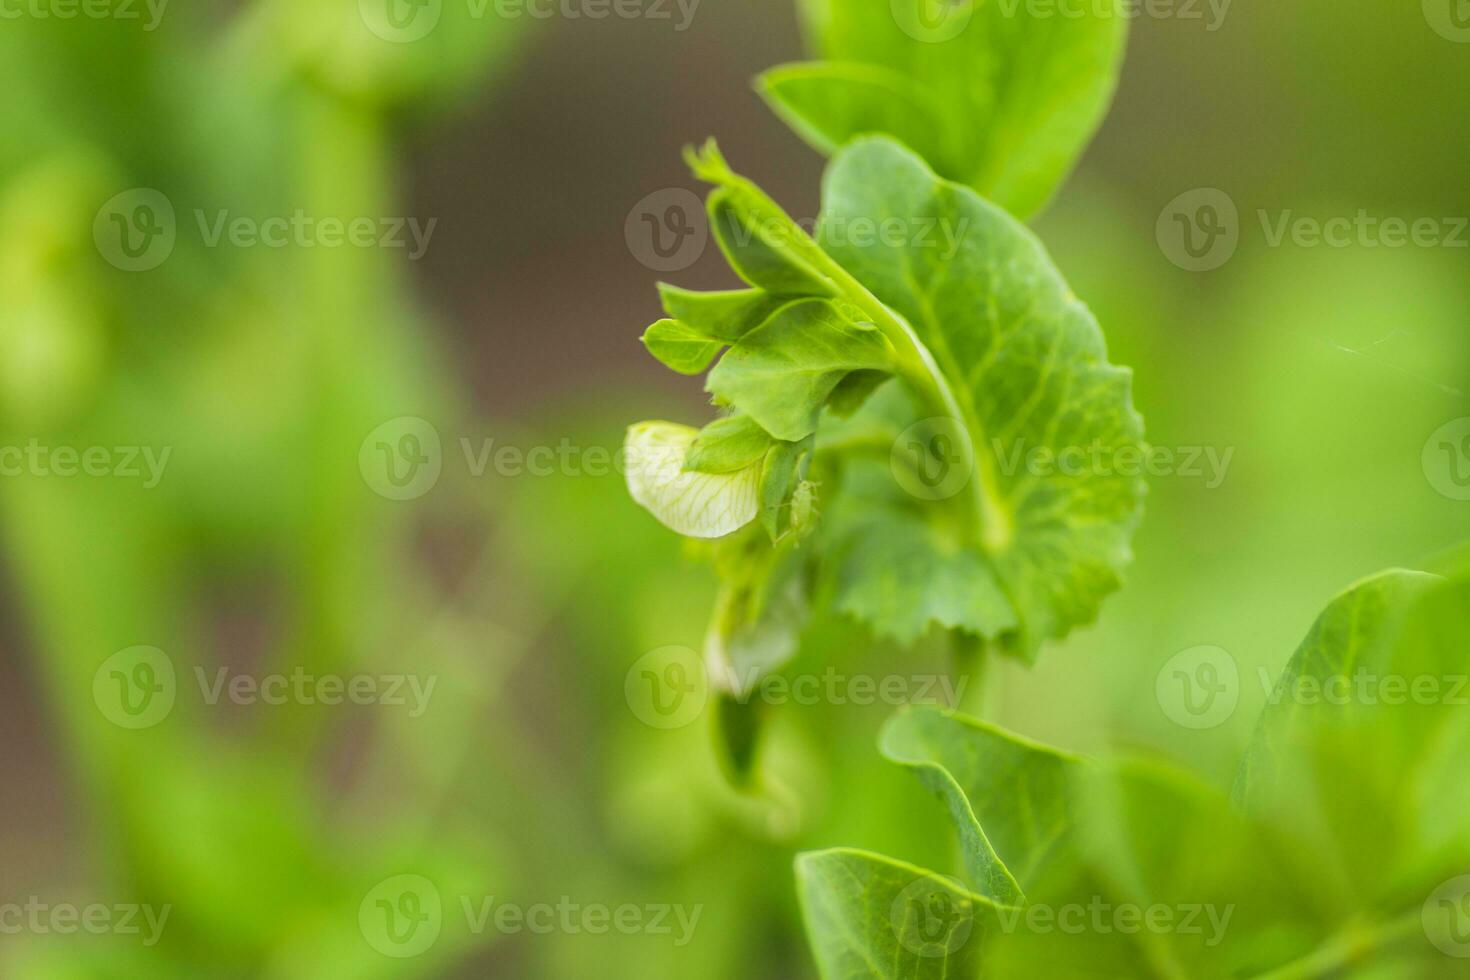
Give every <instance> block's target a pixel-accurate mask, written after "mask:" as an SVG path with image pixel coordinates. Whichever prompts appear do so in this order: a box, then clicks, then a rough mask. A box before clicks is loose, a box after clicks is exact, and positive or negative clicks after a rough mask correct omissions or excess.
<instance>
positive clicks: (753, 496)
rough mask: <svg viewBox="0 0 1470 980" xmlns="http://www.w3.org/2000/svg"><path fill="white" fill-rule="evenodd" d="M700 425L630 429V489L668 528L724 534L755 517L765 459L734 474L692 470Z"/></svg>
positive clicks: (699, 534) (714, 535)
mask: <svg viewBox="0 0 1470 980" xmlns="http://www.w3.org/2000/svg"><path fill="white" fill-rule="evenodd" d="M697 435H699V430H698V429H694V428H690V427H689V426H687V425H678V424H676V423H673V422H640V423H638V424H637V425H634V426H630V427H629V428H628V437H627V440H626V441H625V443H624V446H625V448H626V450H627V457H628V469H627V475H628V492H629V493H630V494H632V496H633V499H634V500H636V501H637V502H638V503H639V504H641V505H642V506H643V507H645V508H646V509H647V510H648V512H649V513H651V514H652V515H653V516H654V517H656V518H658V519H659V521H660V522H661V523H662V524H663V525H664V526H665V527H667V528H669V529H670V530H673V531H677V532H678V533H680V534H683V535H686V536H688V537H691V538H720V537H724V536H725V535H727V534H730V533H731V532H733V531H738V530H739V529H740V528H742V527H744V526H745V525H747V524H749V523H750V522H751V521H753V520H755V515H756V510H757V507H758V500H759V489H760V475H761V468H760V465H759V463H757V464H756V465H753V466H747V467H745V468H744V469H740V470H735V471H734V472H732V473H690V472H685V470H684V457H685V456H686V455H687V453H688V452H689V446H690V444H691V443H693V442H694V438H695V436H697Z"/></svg>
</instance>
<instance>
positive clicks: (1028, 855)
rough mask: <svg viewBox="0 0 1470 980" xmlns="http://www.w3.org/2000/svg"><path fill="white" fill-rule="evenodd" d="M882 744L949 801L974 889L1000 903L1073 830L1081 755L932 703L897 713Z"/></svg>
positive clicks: (1019, 892) (1016, 894)
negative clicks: (1075, 783)
mask: <svg viewBox="0 0 1470 980" xmlns="http://www.w3.org/2000/svg"><path fill="white" fill-rule="evenodd" d="M880 744H881V746H882V749H883V754H884V755H885V756H887V757H888V758H889V759H891V760H892V761H894V762H897V763H899V764H901V765H905V766H908V767H909V768H911V769H912V770H913V771H914V773H915V774H916V775H917V776H918V777H919V779H920V781H922V782H923V783H924V785H926V786H927V787H928V788H929V789H930V791H931V792H933V793H935V795H937V796H939V797H940V799H942V800H943V801H944V802H945V804H946V805H947V806H948V807H949V810H950V815H951V816H952V817H953V818H954V821H955V825H956V827H957V828H958V830H959V834H960V843H961V847H962V851H963V856H964V859H965V866H966V867H965V870H966V872H967V873H968V874H969V877H970V880H971V882H972V883H973V885H974V887H975V889H976V890H977V891H978V892H979V893H980V894H981V895H984V896H986V897H987V898H990V899H992V900H993V901H995V902H996V903H997V904H1000V905H1018V904H1020V903H1021V902H1022V901H1023V900H1024V894H1023V889H1022V884H1021V883H1022V882H1024V881H1029V880H1032V878H1033V877H1034V875H1035V874H1036V871H1037V869H1038V868H1039V867H1040V866H1041V865H1042V863H1043V862H1044V861H1045V860H1047V858H1048V857H1050V856H1051V853H1052V851H1053V849H1054V848H1055V847H1056V846H1057V845H1058V843H1059V842H1060V841H1061V840H1062V838H1063V837H1064V836H1065V835H1066V834H1067V833H1068V832H1069V831H1070V830H1071V827H1072V804H1071V787H1070V785H1069V784H1070V781H1071V779H1072V778H1073V774H1074V772H1075V770H1076V768H1077V767H1078V766H1080V765H1082V763H1081V760H1079V759H1076V758H1074V757H1072V756H1069V755H1067V754H1066V753H1063V752H1058V751H1056V750H1055V749H1050V748H1047V747H1046V746H1043V745H1038V744H1035V743H1031V742H1027V741H1024V740H1022V739H1020V738H1018V737H1016V736H1015V735H1012V734H1010V733H1008V732H1005V731H1002V730H1001V729H999V728H995V727H993V726H990V725H986V724H984V723H983V722H979V721H976V720H974V719H971V718H966V717H964V716H963V715H957V714H951V713H946V712H940V711H936V710H933V709H928V708H916V709H909V710H905V711H902V712H900V713H899V714H897V715H895V716H894V717H893V718H892V719H890V720H889V722H888V724H887V725H885V726H884V729H883V734H882V737H881V740H880Z"/></svg>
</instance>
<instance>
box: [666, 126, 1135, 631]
mask: <svg viewBox="0 0 1470 980" xmlns="http://www.w3.org/2000/svg"><path fill="white" fill-rule="evenodd" d="M693 164H694V167H695V170H696V173H698V174H699V175H700V176H702V177H704V178H705V179H707V180H710V181H712V182H713V183H715V184H716V190H715V191H714V193H713V194H712V195H711V197H710V201H709V212H710V219H711V224H712V226H713V228H714V230H715V235H716V239H717V240H718V241H719V243H720V246H721V248H722V250H723V251H724V253H725V255H726V256H727V258H728V259H729V260H730V263H731V265H732V267H733V268H734V269H735V270H736V272H737V273H738V274H739V275H740V276H741V277H742V278H743V279H745V280H746V282H748V283H749V284H750V286H751V288H749V289H744V290H734V291H727V292H723V293H707V294H699V293H690V292H687V291H684V290H679V289H676V288H674V287H663V290H662V295H663V299H664V306H665V310H666V312H668V314H669V316H670V317H671V318H672V319H671V320H668V321H661V322H660V324H656V325H655V328H654V331H652V332H655V333H656V334H657V335H661V336H667V337H671V338H674V339H677V340H678V341H679V343H678V344H672V343H671V344H669V345H666V346H667V350H666V352H665V353H666V355H667V356H666V358H665V359H666V360H668V361H670V362H672V363H673V365H674V366H676V367H680V368H684V367H688V366H692V365H694V364H697V363H701V362H704V361H705V360H706V359H707V357H709V356H711V355H710V354H709V351H710V350H711V349H716V350H718V349H721V348H724V353H723V354H722V355H719V357H718V360H717V361H716V362H715V364H714V366H713V368H712V369H711V370H710V373H709V378H708V382H707V387H708V388H709V390H710V391H711V393H712V394H713V395H714V396H715V398H716V400H717V401H718V402H719V403H720V404H722V405H725V406H727V407H728V408H729V409H730V410H731V411H732V412H733V413H735V414H734V415H733V416H732V417H733V418H736V419H740V420H742V421H739V422H730V421H722V422H719V423H716V425H717V426H721V427H722V429H721V431H720V432H709V431H707V433H706V435H705V436H704V437H702V438H701V441H700V443H699V449H698V451H697V452H696V454H695V456H694V458H693V459H692V460H691V461H690V462H689V464H688V465H687V466H686V467H685V468H684V469H685V470H689V469H693V470H706V471H716V472H719V471H726V472H727V471H728V468H729V467H730V466H733V465H735V463H740V462H744V461H745V460H746V459H748V458H753V457H754V453H755V448H756V447H757V446H758V445H759V444H760V437H759V435H758V434H755V433H753V432H751V431H750V426H751V424H752V423H753V424H754V425H755V426H758V427H759V428H760V429H761V430H763V431H764V432H765V433H766V435H767V436H768V437H769V438H770V440H771V444H772V445H773V446H774V447H775V448H774V449H773V450H771V452H770V455H768V456H767V457H766V465H765V468H764V471H763V474H762V476H761V479H760V491H759V497H760V508H759V510H760V513H761V514H762V516H763V517H764V519H765V524H766V528H767V530H768V531H769V532H770V533H771V535H772V537H773V538H776V537H779V536H780V535H781V534H782V533H785V531H786V530H788V529H789V527H790V525H791V524H792V523H793V521H792V519H791V518H792V516H794V515H797V514H798V513H799V512H800V511H801V510H802V509H803V508H800V507H797V506H793V500H794V497H795V495H796V494H797V493H798V491H799V490H800V488H801V486H802V484H801V483H800V481H799V480H798V479H796V478H795V477H794V473H793V464H794V461H795V459H796V458H798V457H799V456H800V450H796V449H793V448H790V447H792V446H796V445H799V444H800V443H802V442H803V441H805V440H807V439H809V438H812V437H814V436H815V437H818V449H817V454H816V455H817V459H818V462H822V460H823V458H824V457H825V459H826V460H827V463H826V464H825V465H827V467H828V469H829V470H831V471H832V472H836V471H837V470H838V469H841V468H842V467H843V466H844V465H846V463H847V462H849V461H851V460H852V457H853V456H854V455H856V456H857V457H859V458H861V457H863V456H865V455H867V454H869V453H870V452H871V450H872V449H874V448H875V445H874V440H876V449H877V456H878V457H879V458H880V460H881V461H882V464H883V465H880V466H878V467H877V468H876V472H877V474H878V480H879V482H880V484H881V486H879V487H878V488H877V489H876V490H875V491H874V492H872V493H869V494H867V495H866V496H865V497H864V498H863V499H862V500H861V501H859V500H857V499H856V498H854V500H853V501H843V500H841V499H837V500H835V501H833V509H834V511H835V512H836V514H837V515H838V519H835V520H834V521H833V522H832V526H831V528H830V530H829V531H827V532H824V536H823V539H822V540H821V541H819V542H818V545H819V549H820V550H822V552H823V554H827V555H829V556H831V559H832V565H831V567H828V568H825V569H822V572H823V574H825V575H826V576H827V579H828V581H832V582H835V583H836V598H837V602H838V605H839V607H840V608H842V609H843V610H845V611H847V612H850V613H852V614H853V615H855V616H857V617H859V618H860V619H863V620H865V621H866V622H868V623H869V624H870V625H871V626H872V627H873V628H874V629H875V630H876V631H877V632H878V633H881V634H887V635H891V636H894V637H897V638H899V639H901V640H905V641H907V640H912V639H914V638H915V637H917V636H918V635H919V634H921V633H922V632H924V631H925V630H926V629H927V628H929V627H930V626H931V625H933V624H938V625H940V626H941V627H943V628H947V629H957V630H962V631H964V632H967V633H970V634H972V635H973V636H976V637H980V638H982V639H984V640H987V641H991V642H992V643H994V644H995V645H996V646H997V647H998V648H1001V649H1005V650H1007V651H1010V652H1013V653H1017V654H1020V655H1022V656H1026V657H1030V656H1032V655H1034V654H1035V652H1036V650H1037V649H1038V648H1039V646H1040V645H1041V643H1042V642H1044V641H1045V640H1047V639H1050V638H1059V637H1062V636H1065V635H1066V634H1067V633H1068V632H1069V631H1070V630H1071V629H1072V628H1073V627H1075V626H1077V625H1080V624H1084V623H1087V622H1090V621H1091V620H1092V619H1093V618H1094V617H1095V616H1096V613H1097V609H1098V606H1099V604H1100V602H1101V600H1102V598H1103V597H1104V596H1105V595H1106V594H1107V593H1108V592H1110V591H1111V590H1113V589H1114V588H1116V587H1117V585H1118V581H1119V575H1120V572H1121V569H1122V567H1123V566H1124V564H1126V562H1127V561H1128V559H1129V557H1130V554H1129V548H1128V542H1129V539H1130V537H1131V534H1132V532H1133V529H1134V526H1135V524H1136V523H1137V520H1138V517H1139V513H1140V510H1141V500H1142V496H1143V483H1142V480H1141V478H1140V477H1139V476H1138V475H1136V474H1133V473H1132V471H1127V470H1126V469H1125V470H1124V471H1123V472H1120V467H1118V466H1116V465H1114V463H1115V457H1117V456H1118V455H1119V454H1120V453H1123V452H1126V451H1128V450H1135V451H1136V450H1137V449H1138V448H1139V446H1140V442H1141V439H1142V425H1141V421H1140V419H1139V417H1138V415H1137V413H1135V412H1134V410H1133V407H1132V403H1131V396H1130V378H1129V375H1128V373H1127V372H1126V371H1124V370H1121V369H1118V368H1115V367H1113V366H1111V365H1109V364H1108V363H1107V360H1106V351H1105V345H1104V343H1103V339H1102V333H1101V331H1100V330H1099V329H1098V326H1097V324H1096V322H1095V321H1094V320H1093V318H1092V316H1091V315H1090V314H1089V313H1088V311H1087V309H1086V307H1084V306H1083V305H1082V304H1081V303H1079V302H1078V301H1077V300H1076V299H1075V298H1074V297H1073V296H1072V294H1071V292H1070V291H1069V290H1068V288H1067V286H1066V283H1065V282H1064V281H1063V280H1062V278H1061V276H1060V274H1059V273H1058V272H1057V271H1056V269H1055V267H1054V266H1053V265H1052V263H1051V260H1050V259H1049V258H1048V257H1047V255H1046V253H1045V251H1044V250H1043V249H1042V247H1041V246H1040V244H1039V243H1038V242H1037V241H1036V239H1035V238H1034V236H1032V234H1031V233H1030V232H1029V231H1028V230H1027V229H1026V228H1025V227H1024V226H1022V225H1021V224H1019V223H1018V222H1016V221H1015V220H1014V219H1012V218H1011V217H1010V216H1009V215H1007V214H1006V213H1005V212H1004V211H1002V210H1001V209H999V208H997V207H994V206H993V205H990V204H987V203H986V202H985V201H983V200H982V199H981V198H980V197H979V196H978V195H976V194H975V193H974V192H973V191H971V190H970V189H968V188H965V187H961V186H958V185H955V184H952V183H949V182H946V181H943V180H940V179H939V178H937V177H935V175H934V174H933V173H932V172H930V171H929V169H928V168H927V167H926V166H925V165H924V163H923V161H921V160H920V159H919V158H918V157H916V156H914V155H913V154H912V153H911V152H909V151H907V150H905V149H903V148H902V147H900V146H899V145H898V144H896V143H894V142H892V141H890V140H885V139H864V140H860V141H858V142H856V143H854V144H853V145H852V146H850V147H849V148H847V149H846V150H843V151H842V152H841V153H839V154H838V156H837V158H836V159H835V160H834V161H833V163H832V165H831V167H830V169H829V171H828V175H827V179H826V182H825V185H824V198H825V201H824V207H823V211H822V217H821V225H820V229H819V233H818V236H817V239H816V240H813V239H812V238H811V237H810V236H808V235H806V234H805V233H804V232H803V231H802V230H801V228H800V227H799V226H797V224H796V223H795V222H794V221H792V220H791V219H790V218H789V217H788V216H787V215H786V214H785V213H784V212H782V211H781V209H780V208H779V207H778V206H777V205H776V204H775V203H774V202H773V201H771V199H770V198H769V197H767V196H766V195H765V194H764V193H762V192H761V191H760V189H759V188H757V187H756V186H755V185H754V184H752V183H751V182H749V181H748V180H746V179H744V178H742V177H740V176H738V175H736V174H735V173H734V172H733V171H732V170H730V168H729V166H728V165H727V164H726V163H725V161H724V159H723V158H722V157H720V155H719V154H718V152H717V151H715V150H714V148H713V147H712V146H711V147H708V148H706V150H705V152H704V153H703V154H702V155H699V156H696V157H694V158H693ZM671 324H677V325H678V326H677V327H675V326H672V325H671ZM650 346H651V348H652V347H653V345H652V344H650ZM655 353H659V351H658V350H655ZM661 356H665V355H664V354H661ZM890 378H897V379H899V382H900V385H899V386H894V385H891V384H890V385H884V382H885V380H887V379H890ZM890 389H891V390H890ZM880 390H881V391H882V392H883V394H882V396H881V397H874V396H875V393H877V392H879V391H880ZM839 415H840V416H852V419H851V425H853V426H854V427H856V428H859V429H865V430H866V431H867V433H868V435H867V437H866V438H867V444H866V445H864V446H863V447H861V449H860V451H858V452H857V453H856V454H854V453H853V452H852V451H851V450H852V448H853V447H851V446H848V445H845V444H843V442H842V440H840V439H839V440H835V441H827V442H826V443H823V442H822V440H821V438H820V436H821V433H820V432H819V431H818V430H819V429H820V428H821V427H822V426H823V425H824V424H826V423H824V422H823V419H824V418H826V419H835V418H836V417H837V416H839ZM925 420H927V421H925ZM916 424H918V425H919V429H920V430H922V431H920V432H919V433H918V434H917V435H915V434H914V433H915V431H916V430H915V429H914V426H915V425H916ZM935 424H937V425H938V426H939V427H940V429H941V430H943V431H942V432H941V433H940V435H938V436H936V435H935V434H934V433H933V432H931V431H930V430H929V429H926V428H924V426H926V425H930V426H932V425H935ZM734 426H739V427H740V431H739V432H736V431H735V429H733V428H730V431H729V432H725V431H724V428H729V427H734ZM730 435H740V436H741V441H740V443H739V446H741V447H744V449H745V452H746V455H745V456H741V455H740V453H738V452H733V453H732V452H726V453H725V457H726V458H724V459H723V460H722V461H717V462H713V463H712V462H710V459H711V458H712V457H711V456H710V454H709V452H707V448H708V446H707V444H719V445H723V446H724V447H725V449H726V450H729V449H730V448H731V446H733V445H735V444H734V443H732V442H729V441H728V436H730ZM716 436H719V437H720V438H719V439H716ZM824 447H825V448H824ZM945 447H948V449H949V450H952V451H953V457H954V458H953V460H949V459H946V460H937V459H935V458H934V457H933V453H935V452H939V451H948V450H946V448H945ZM1069 453H1073V454H1076V456H1077V459H1076V460H1072V459H1071V458H1070V457H1069V456H1068V454H1069ZM1038 454H1040V456H1038ZM910 456H913V457H914V458H913V459H909V457H910ZM906 459H909V462H907V463H905V462H904V460H906ZM1038 459H1041V462H1040V463H1038V462H1037V461H1038ZM1046 460H1051V461H1053V462H1051V463H1047V462H1046ZM1056 460H1061V461H1062V462H1063V463H1072V462H1076V461H1078V460H1080V461H1081V462H1082V464H1083V465H1082V466H1081V467H1080V468H1078V467H1077V466H1068V465H1062V466H1058V465H1056V462H1055V461H1056ZM951 462H953V463H954V464H955V472H956V473H958V475H959V479H958V480H957V481H955V485H954V487H953V489H952V491H951V492H948V493H943V494H927V493H924V492H922V491H923V487H919V488H918V490H917V491H916V489H915V487H914V486H913V485H911V484H907V483H905V481H904V480H903V479H902V477H901V476H900V475H899V474H898V472H897V469H896V468H901V467H903V466H910V467H912V466H918V467H919V468H921V469H925V470H927V469H928V468H930V467H932V466H933V465H934V464H936V463H942V464H943V465H944V466H949V465H950V463H951ZM834 468H835V469H834ZM663 472H664V473H665V475H667V476H669V478H671V479H672V478H676V476H677V478H680V479H683V478H685V477H687V473H685V472H684V471H683V470H681V471H680V472H679V473H678V474H677V475H676V474H674V471H672V470H666V471H663ZM1130 474H1132V475H1130ZM849 476H851V478H852V479H854V480H856V479H858V478H859V476H860V474H859V473H858V472H857V468H856V466H855V468H854V469H853V470H852V471H851V473H850V474H849ZM834 489H835V487H834ZM681 492H682V491H681ZM646 496H648V497H650V498H656V497H657V496H658V495H656V494H653V493H646ZM655 513H657V512H655ZM739 513H740V514H741V515H742V516H743V515H747V514H748V515H749V517H751V518H754V516H755V513H754V512H753V511H751V510H750V509H749V508H742V509H741V510H740V511H739ZM721 526H722V527H723V526H725V525H721ZM676 530H677V528H676Z"/></svg>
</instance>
